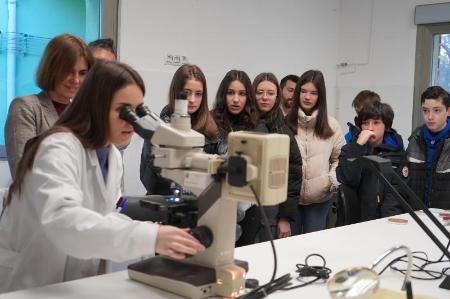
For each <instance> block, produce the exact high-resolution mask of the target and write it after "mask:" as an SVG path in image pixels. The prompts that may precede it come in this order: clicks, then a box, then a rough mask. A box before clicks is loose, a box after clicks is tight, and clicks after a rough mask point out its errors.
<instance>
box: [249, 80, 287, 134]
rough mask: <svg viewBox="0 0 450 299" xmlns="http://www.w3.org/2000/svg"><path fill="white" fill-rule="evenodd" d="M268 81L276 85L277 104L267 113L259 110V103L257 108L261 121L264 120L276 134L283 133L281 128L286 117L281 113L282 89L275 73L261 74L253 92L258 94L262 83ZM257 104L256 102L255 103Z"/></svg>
mask: <svg viewBox="0 0 450 299" xmlns="http://www.w3.org/2000/svg"><path fill="white" fill-rule="evenodd" d="M264 81H268V82H271V83H273V84H274V85H275V88H276V92H277V96H276V98H275V103H274V105H273V107H272V109H270V111H267V112H265V113H263V112H261V111H260V110H259V106H258V103H256V108H257V109H258V112H259V117H260V119H264V120H265V121H266V122H267V125H268V126H269V127H270V128H271V129H272V130H273V131H274V132H281V130H282V129H281V127H282V126H283V124H284V117H283V112H282V111H281V107H280V103H281V88H280V85H279V84H278V79H277V77H276V76H275V75H274V74H273V73H261V74H259V75H257V76H256V77H255V79H254V80H253V92H254V93H255V94H256V91H257V89H258V85H259V84H260V83H261V82H264ZM255 102H256V101H255Z"/></svg>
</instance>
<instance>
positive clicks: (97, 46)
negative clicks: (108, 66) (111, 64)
mask: <svg viewBox="0 0 450 299" xmlns="http://www.w3.org/2000/svg"><path fill="white" fill-rule="evenodd" d="M89 48H91V50H92V54H93V55H94V57H95V59H103V60H108V61H115V60H116V59H117V57H116V51H115V49H114V41H113V40H112V39H111V38H101V39H97V40H94V41H92V42H90V43H89Z"/></svg>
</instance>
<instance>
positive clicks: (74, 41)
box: [36, 34, 94, 92]
mask: <svg viewBox="0 0 450 299" xmlns="http://www.w3.org/2000/svg"><path fill="white" fill-rule="evenodd" d="M80 57H83V58H85V59H86V63H87V66H88V69H90V68H91V67H92V65H93V64H94V56H92V52H91V50H90V49H89V47H88V46H87V45H86V44H85V43H84V42H83V41H82V40H81V39H80V38H78V37H76V36H74V35H70V34H62V35H58V36H56V37H54V38H52V39H51V40H50V42H49V43H48V44H47V47H46V48H45V51H44V54H43V55H42V58H41V61H40V62H39V67H38V69H37V71H36V85H37V86H39V87H40V88H41V89H42V90H45V91H47V92H48V91H51V90H53V89H54V88H55V86H56V85H57V84H58V83H59V82H61V81H62V80H64V79H65V78H66V77H67V75H68V74H69V73H70V72H71V71H72V68H73V67H74V66H75V64H76V63H77V60H78V59H79V58H80Z"/></svg>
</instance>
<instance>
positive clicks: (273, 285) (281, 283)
mask: <svg viewBox="0 0 450 299" xmlns="http://www.w3.org/2000/svg"><path fill="white" fill-rule="evenodd" d="M249 187H250V190H252V193H253V195H254V196H255V199H256V202H257V204H258V208H259V211H260V213H261V216H262V219H263V223H264V228H265V230H266V233H267V235H268V236H269V241H270V245H271V247H272V253H273V272H272V277H271V278H270V281H269V282H268V283H266V284H264V285H262V286H259V287H257V288H255V289H253V290H251V291H250V292H248V293H247V294H244V295H242V296H239V299H259V298H264V297H266V296H267V295H268V294H270V293H273V292H275V291H277V290H280V289H282V288H284V287H285V286H287V285H288V284H289V281H290V280H291V275H290V274H285V275H283V276H281V277H279V278H275V277H276V275H277V266H278V260H277V251H276V249H275V244H274V242H273V236H272V232H271V231H270V224H269V220H268V219H267V215H266V213H265V211H264V208H263V206H262V205H261V201H260V199H259V196H258V194H257V193H256V191H255V188H254V187H253V186H252V185H251V184H249Z"/></svg>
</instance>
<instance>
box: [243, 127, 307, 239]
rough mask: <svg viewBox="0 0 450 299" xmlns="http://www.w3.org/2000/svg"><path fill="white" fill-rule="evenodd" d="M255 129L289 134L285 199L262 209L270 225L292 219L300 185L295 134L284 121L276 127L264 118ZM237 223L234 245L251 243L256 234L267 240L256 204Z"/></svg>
mask: <svg viewBox="0 0 450 299" xmlns="http://www.w3.org/2000/svg"><path fill="white" fill-rule="evenodd" d="M256 130H257V131H259V132H264V133H281V134H286V135H289V139H290V143H289V170H288V190H287V197H286V201H285V202H283V203H281V204H279V205H276V206H266V207H264V211H265V213H266V215H267V218H268V220H269V223H270V225H271V226H276V225H277V222H278V220H279V219H280V218H287V219H288V220H289V221H293V220H295V219H296V217H297V206H298V201H299V196H300V188H301V185H302V156H301V154H300V150H299V148H298V145H297V141H296V140H295V135H294V133H293V132H292V130H291V129H290V128H289V127H288V126H287V125H286V124H284V123H283V125H280V126H278V127H276V126H274V125H272V124H271V123H269V122H267V121H264V120H261V121H260V123H259V124H258V127H257V128H256ZM239 225H241V227H242V235H241V237H240V238H239V240H238V241H237V242H236V246H245V245H250V244H253V243H255V241H256V237H257V236H259V241H267V240H268V237H267V236H266V234H265V231H264V230H263V221H262V217H261V215H260V213H259V210H258V207H257V206H253V207H251V208H250V209H249V210H247V212H246V214H245V218H244V219H243V220H242V221H241V222H239Z"/></svg>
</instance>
